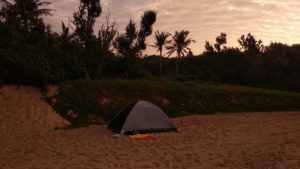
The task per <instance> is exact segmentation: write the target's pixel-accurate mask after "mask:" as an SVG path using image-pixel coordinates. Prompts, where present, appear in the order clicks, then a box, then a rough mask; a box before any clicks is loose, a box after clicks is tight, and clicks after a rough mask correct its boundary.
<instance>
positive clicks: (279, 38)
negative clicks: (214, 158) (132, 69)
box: [45, 0, 300, 55]
mask: <svg viewBox="0 0 300 169" xmlns="http://www.w3.org/2000/svg"><path fill="white" fill-rule="evenodd" d="M48 1H49V2H52V4H51V5H50V6H49V7H50V8H52V9H54V11H53V12H52V14H53V16H52V17H45V22H46V23H49V24H51V25H52V29H53V30H54V31H56V32H60V31H61V21H63V22H65V23H70V22H71V20H72V15H73V12H74V11H76V10H77V8H78V5H79V0H48ZM101 4H102V9H103V13H102V15H101V16H100V18H99V19H98V20H97V22H96V27H95V29H96V30H97V29H98V28H99V27H100V26H101V25H102V24H103V23H105V16H106V15H107V14H108V11H109V14H110V20H111V21H114V22H116V25H117V28H118V31H119V32H124V29H125V27H126V25H127V23H128V22H129V20H130V19H133V20H134V21H136V22H137V23H139V21H140V16H141V15H142V14H143V12H144V11H146V10H155V11H157V14H158V15H157V21H156V23H155V24H154V31H156V30H159V31H166V32H170V33H171V34H174V32H175V30H178V31H180V30H188V31H190V37H191V38H193V39H194V40H196V43H194V44H192V45H191V49H192V51H193V53H194V54H200V53H202V52H203V51H204V44H205V41H206V40H207V41H210V42H211V43H214V42H215V38H216V36H218V35H219V34H220V33H221V32H225V33H227V42H228V44H227V46H234V47H238V43H237V39H238V38H239V37H240V36H241V35H243V34H248V33H249V32H251V34H253V35H254V36H255V37H256V38H257V39H261V40H262V41H263V43H264V45H268V44H269V43H270V42H283V43H287V44H295V43H300V0H101ZM96 32H97V31H96ZM147 42H148V44H153V43H154V34H152V35H151V37H149V38H148V39H147ZM144 53H145V54H148V55H150V54H157V52H156V49H154V48H153V47H148V48H147V50H146V51H145V52H144Z"/></svg>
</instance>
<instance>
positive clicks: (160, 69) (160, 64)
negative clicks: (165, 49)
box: [159, 50, 163, 76]
mask: <svg viewBox="0 0 300 169" xmlns="http://www.w3.org/2000/svg"><path fill="white" fill-rule="evenodd" d="M162 60H163V58H162V51H161V50H160V63H159V75H160V76H161V75H162Z"/></svg>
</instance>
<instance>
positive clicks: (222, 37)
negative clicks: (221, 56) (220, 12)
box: [214, 33, 227, 52]
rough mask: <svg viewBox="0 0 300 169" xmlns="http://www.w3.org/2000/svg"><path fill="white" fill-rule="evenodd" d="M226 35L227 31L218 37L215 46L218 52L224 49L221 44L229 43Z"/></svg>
mask: <svg viewBox="0 0 300 169" xmlns="http://www.w3.org/2000/svg"><path fill="white" fill-rule="evenodd" d="M226 36H227V35H226V33H221V34H220V35H219V36H218V37H216V43H215V45H214V46H215V48H216V50H217V52H220V51H221V50H222V49H221V46H222V45H224V44H226V43H227V39H226Z"/></svg>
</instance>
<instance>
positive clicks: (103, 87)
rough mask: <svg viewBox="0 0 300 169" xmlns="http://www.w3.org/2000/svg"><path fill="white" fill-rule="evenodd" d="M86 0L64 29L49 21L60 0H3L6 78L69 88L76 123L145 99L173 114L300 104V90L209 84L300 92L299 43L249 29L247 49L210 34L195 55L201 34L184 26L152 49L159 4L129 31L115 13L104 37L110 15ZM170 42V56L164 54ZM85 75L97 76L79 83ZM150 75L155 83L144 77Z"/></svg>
mask: <svg viewBox="0 0 300 169" xmlns="http://www.w3.org/2000/svg"><path fill="white" fill-rule="evenodd" d="M78 1H79V7H78V9H77V10H76V11H75V12H74V14H73V20H72V22H70V23H67V24H66V23H62V31H61V33H56V32H53V31H52V30H51V25H47V24H45V23H44V21H43V19H42V16H44V15H51V12H52V9H49V8H47V7H49V5H50V4H51V3H50V2H46V1H42V0H14V1H13V2H11V1H7V0H1V1H0V85H2V84H11V83H13V84H18V85H24V84H26V85H36V86H42V87H44V86H46V85H48V84H60V85H62V87H61V94H60V95H59V96H58V98H57V102H55V103H53V106H54V107H55V108H56V109H57V110H58V112H60V113H61V114H62V115H63V116H64V117H65V118H67V119H69V120H71V121H72V122H74V124H77V123H78V124H88V123H94V122H98V120H108V119H110V118H111V117H112V116H113V115H114V113H115V112H117V110H119V108H121V106H123V105H124V104H125V103H128V101H131V100H136V99H147V100H150V101H153V102H155V103H158V104H159V105H160V106H161V107H163V108H164V109H165V110H166V111H167V112H168V113H170V115H172V116H175V115H183V114H186V113H188V112H189V113H211V112H218V111H225V112H226V111H252V110H256V111H259V110H294V109H297V110H299V109H300V107H299V105H298V104H297V103H299V94H292V93H285V92H276V91H269V90H260V89H252V88H243V87H230V86H224V85H219V86H218V85H208V84H201V81H209V83H212V84H235V85H245V86H253V87H260V88H273V89H280V90H288V91H293V92H299V91H300V69H299V67H300V45H299V44H295V45H291V46H289V45H286V44H282V43H271V44H270V45H269V46H264V45H263V43H262V41H261V40H257V39H256V38H255V37H254V36H253V35H252V34H250V33H249V34H247V35H242V36H241V37H240V38H239V39H238V40H237V41H238V43H239V48H238V47H235V48H234V47H226V43H227V34H226V33H221V34H220V35H219V36H217V37H216V42H215V43H214V44H210V42H208V41H206V44H205V49H206V50H205V51H204V52H203V53H202V54H200V55H198V56H194V55H193V52H192V51H191V49H190V48H189V46H190V45H191V43H193V42H195V41H194V40H193V39H192V38H190V37H189V35H190V34H189V33H190V32H189V31H187V30H182V31H175V33H174V35H171V34H170V33H168V32H160V31H157V32H156V33H155V42H154V44H155V45H154V46H155V47H156V48H157V50H158V51H159V54H160V55H159V56H155V55H154V56H143V53H142V52H143V51H144V50H145V49H146V48H147V44H146V39H147V38H148V37H150V36H151V35H152V32H153V28H154V24H155V22H156V17H157V12H156V11H153V10H148V11H145V12H144V13H143V14H142V15H141V18H140V23H139V24H137V23H136V22H134V21H133V20H130V21H129V23H128V25H127V26H126V28H125V33H123V34H121V33H118V32H117V30H116V28H115V23H110V22H109V17H107V18H106V20H107V22H106V23H105V24H104V25H102V26H101V28H100V30H99V32H98V34H95V33H94V32H95V31H94V26H95V23H96V22H95V21H96V19H97V18H98V17H100V15H101V12H102V8H101V3H100V0H78ZM66 25H72V28H74V30H73V29H70V28H69V27H68V26H66ZM168 37H172V38H171V40H168ZM163 49H166V50H167V51H166V53H167V54H168V57H163V56H164V55H163ZM172 55H176V56H177V57H171V56H172ZM162 63H163V65H164V67H163V71H162ZM179 65H180V66H179ZM179 67H180V68H179ZM78 79H87V80H80V81H75V82H70V81H73V80H78ZM101 79H102V80H101ZM103 79H120V80H103ZM128 79H135V81H129V80H128ZM145 79H147V80H152V81H151V82H150V81H138V80H145ZM92 80H95V81H92ZM155 80H161V81H155ZM162 81H165V82H162ZM178 81H182V83H179V82H178ZM189 81H193V82H189ZM66 82H67V83H66ZM64 83H66V84H65V85H64ZM112 97H115V98H112ZM99 98H100V100H99ZM101 98H102V100H101ZM106 103H107V104H106ZM93 120H94V121H93Z"/></svg>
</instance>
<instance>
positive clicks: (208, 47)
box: [204, 41, 215, 53]
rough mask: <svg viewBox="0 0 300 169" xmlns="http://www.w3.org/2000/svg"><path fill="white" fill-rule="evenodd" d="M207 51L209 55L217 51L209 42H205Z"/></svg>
mask: <svg viewBox="0 0 300 169" xmlns="http://www.w3.org/2000/svg"><path fill="white" fill-rule="evenodd" d="M204 47H205V51H206V52H207V53H214V52H215V50H214V47H213V46H212V45H211V44H210V43H209V42H208V41H205V46H204Z"/></svg>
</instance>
